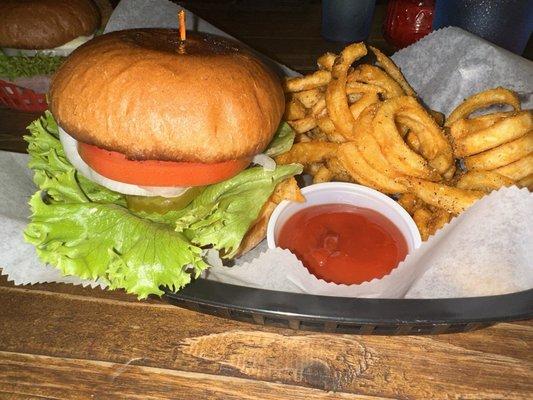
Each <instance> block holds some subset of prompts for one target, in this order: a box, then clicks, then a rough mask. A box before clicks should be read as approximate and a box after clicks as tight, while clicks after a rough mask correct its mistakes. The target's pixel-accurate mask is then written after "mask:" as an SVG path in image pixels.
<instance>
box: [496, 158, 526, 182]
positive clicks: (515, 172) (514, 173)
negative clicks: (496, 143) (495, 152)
mask: <svg viewBox="0 0 533 400" xmlns="http://www.w3.org/2000/svg"><path fill="white" fill-rule="evenodd" d="M492 171H493V172H496V173H498V174H500V175H503V176H506V177H507V178H509V179H512V180H515V181H519V180H520V179H522V178H525V177H526V176H528V175H531V174H533V153H530V154H528V155H527V156H525V157H524V158H521V159H520V160H518V161H515V162H512V163H510V164H507V165H504V166H503V167H500V168H496V169H494V170H492Z"/></svg>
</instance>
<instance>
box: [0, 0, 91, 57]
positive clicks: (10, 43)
mask: <svg viewBox="0 0 533 400" xmlns="http://www.w3.org/2000/svg"><path fill="white" fill-rule="evenodd" d="M0 15H1V17H0V20H1V22H0V47H12V48H16V49H30V50H33V49H37V50H39V49H52V48H54V47H58V46H61V45H63V44H65V43H67V42H70V41H71V40H73V39H75V38H77V37H78V36H87V35H91V34H93V33H94V31H96V30H97V29H98V27H99V26H100V12H99V11H98V8H97V7H96V5H95V4H94V3H93V2H92V1H91V0H28V1H18V0H3V1H0Z"/></svg>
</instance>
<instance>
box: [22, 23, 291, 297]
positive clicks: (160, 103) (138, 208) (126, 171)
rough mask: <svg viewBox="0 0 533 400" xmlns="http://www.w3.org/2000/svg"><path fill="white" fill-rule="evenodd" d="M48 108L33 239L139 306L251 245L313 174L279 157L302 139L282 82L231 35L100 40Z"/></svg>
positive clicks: (46, 253) (71, 61)
mask: <svg viewBox="0 0 533 400" xmlns="http://www.w3.org/2000/svg"><path fill="white" fill-rule="evenodd" d="M49 106H50V111H51V113H47V114H46V115H45V116H44V117H43V118H41V119H39V120H38V121H35V122H34V123H32V125H31V126H30V127H29V129H30V132H31V135H30V136H29V137H28V138H27V140H28V142H29V153H30V155H31V161H30V167H31V168H32V169H33V170H34V171H35V182H36V184H37V185H38V186H39V189H40V190H39V191H38V192H37V193H36V194H35V195H34V196H33V198H32V199H31V201H30V204H31V207H32V211H33V215H32V220H31V222H30V224H29V226H28V228H27V229H26V232H25V236H26V239H27V240H28V241H29V242H31V243H33V244H34V245H35V246H36V248H37V252H38V254H39V256H40V257H41V259H42V260H43V261H44V262H47V263H50V264H52V265H54V266H56V267H58V268H59V269H60V270H61V271H62V272H63V273H64V274H71V275H77V276H80V277H82V278H91V279H95V278H100V279H102V280H104V281H106V282H107V283H108V284H109V285H110V286H111V287H112V288H124V289H126V290H127V291H129V292H132V293H135V294H137V295H138V296H139V297H146V296H147V295H148V294H151V293H155V294H160V293H162V292H161V289H160V286H167V287H169V288H171V289H179V288H180V287H182V286H184V285H185V284H187V283H188V282H189V281H190V280H191V277H192V276H197V275H199V273H201V271H202V270H204V269H205V268H206V267H207V266H208V263H209V264H213V263H214V262H218V259H217V257H216V255H217V254H220V256H221V257H222V258H232V257H234V256H235V255H236V254H238V253H241V252H242V251H243V250H246V249H248V248H250V247H251V246H250V238H249V237H247V235H249V234H250V231H251V230H254V227H255V226H256V225H257V222H258V219H259V218H260V216H261V215H262V214H263V216H264V210H265V208H264V207H265V204H267V203H270V204H272V202H273V193H274V191H275V189H276V187H278V188H279V186H283V185H294V179H293V178H292V177H293V176H294V175H296V174H299V173H300V172H301V166H299V165H282V166H276V165H275V163H274V162H273V160H272V159H271V158H270V157H271V156H276V155H278V154H280V153H281V152H284V151H287V150H288V149H290V147H291V145H292V140H293V139H294V133H293V132H292V131H291V130H290V128H289V127H288V126H287V125H285V124H283V125H280V121H281V117H282V114H283V110H284V95H283V90H282V88H281V84H280V82H279V78H278V77H277V76H276V75H275V74H274V73H273V72H272V71H270V70H269V69H268V68H267V67H266V66H265V65H264V64H263V63H262V62H261V61H260V60H258V59H257V58H256V57H255V56H254V55H252V54H251V53H250V52H249V51H248V50H247V49H246V48H244V47H243V46H242V45H240V44H238V43H237V42H234V41H231V40H228V39H224V38H221V37H217V36H210V35H205V34H193V33H190V34H189V35H188V37H187V39H186V40H183V41H182V40H180V39H179V35H178V32H177V31H175V30H167V29H136V30H127V31H118V32H113V33H110V34H106V35H102V36H99V37H97V38H95V39H93V40H91V41H89V42H87V43H86V44H84V45H82V46H81V47H79V48H78V49H77V50H75V51H74V52H73V53H72V55H71V56H70V57H69V58H68V59H67V60H66V61H65V62H64V63H63V64H62V66H61V68H60V69H59V70H58V72H57V73H56V75H55V76H54V78H53V81H52V85H51V90H50V93H49ZM296 190H297V187H296ZM278 191H279V190H278ZM278 197H279V196H278ZM278 201H279V199H278ZM256 242H257V241H255V242H254V244H255V243H256ZM245 243H246V245H245ZM243 246H244V247H245V248H243ZM215 250H216V251H215Z"/></svg>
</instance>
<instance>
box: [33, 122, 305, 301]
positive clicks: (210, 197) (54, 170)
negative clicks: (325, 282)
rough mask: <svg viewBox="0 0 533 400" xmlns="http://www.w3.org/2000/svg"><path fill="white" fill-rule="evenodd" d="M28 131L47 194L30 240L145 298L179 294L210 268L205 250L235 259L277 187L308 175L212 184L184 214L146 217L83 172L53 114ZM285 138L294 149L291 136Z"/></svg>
mask: <svg viewBox="0 0 533 400" xmlns="http://www.w3.org/2000/svg"><path fill="white" fill-rule="evenodd" d="M28 129H29V131H30V135H29V136H27V137H26V140H27V141H28V143H29V145H28V152H29V154H30V161H29V166H30V168H31V169H32V170H33V171H34V173H35V175H34V181H35V183H36V185H37V186H38V187H39V190H38V191H37V193H35V194H34V195H33V196H32V198H31V200H30V206H31V210H32V216H31V221H30V223H29V224H28V226H27V228H26V230H25V232H24V234H25V238H26V240H27V241H28V242H29V243H32V244H33V245H35V247H36V249H37V254H38V256H39V258H40V259H41V260H42V261H43V262H45V263H49V264H51V265H53V266H55V267H57V268H59V269H60V270H61V271H62V273H63V274H65V275H75V276H79V277H81V278H89V279H96V278H100V279H103V280H105V281H106V282H108V284H109V287H110V288H122V289H125V290H126V291H127V292H129V293H135V294H136V295H137V296H138V297H139V298H146V297H147V296H148V295H150V294H158V295H160V294H162V291H161V289H160V287H161V286H167V287H169V288H171V289H172V290H178V289H180V288H181V287H183V286H185V285H186V284H188V283H189V282H190V281H191V279H192V278H193V277H197V276H199V275H200V274H201V272H202V271H203V270H204V269H205V268H207V267H208V265H207V264H206V263H205V262H204V260H203V258H202V254H203V249H202V248H205V247H214V248H216V249H218V250H220V251H221V252H222V254H223V255H224V256H226V257H231V256H233V255H234V254H235V253H236V251H237V249H238V247H239V245H240V243H241V241H242V239H243V237H244V235H245V234H246V232H247V230H248V229H249V227H250V225H251V224H252V223H253V222H254V221H255V219H256V218H257V216H258V215H259V212H260V210H261V207H262V206H263V204H264V203H265V202H266V200H267V199H268V197H269V196H270V195H271V194H272V192H273V190H274V188H275V186H276V185H277V184H278V183H279V182H281V181H282V180H284V179H286V178H288V177H291V176H293V175H296V174H299V173H300V172H301V166H299V165H283V166H278V167H277V168H276V169H275V170H274V171H266V170H264V169H263V168H261V167H254V168H249V169H247V170H245V171H243V172H241V173H240V174H238V175H237V176H235V177H233V178H231V179H229V180H227V181H224V182H221V183H218V184H214V185H210V186H208V187H207V188H206V189H205V190H204V191H203V192H202V193H201V194H200V195H199V196H198V197H197V198H196V199H194V200H193V202H192V203H191V204H189V205H188V206H187V207H186V208H184V209H183V210H180V211H173V212H169V213H167V214H164V215H144V214H143V213H134V212H131V211H130V210H129V209H127V208H126V202H125V199H124V196H123V195H121V194H119V193H115V192H112V191H110V190H108V189H106V188H103V187H102V186H99V185H97V184H95V183H93V182H91V181H89V180H87V179H85V178H84V177H83V176H81V175H80V174H79V173H78V172H77V171H76V170H75V168H74V167H73V166H72V165H71V164H70V162H69V161H68V160H67V158H66V156H65V153H64V151H63V148H62V146H61V143H60V141H59V139H58V132H57V124H56V123H55V121H54V119H53V117H52V115H51V114H50V113H49V112H46V113H45V115H44V116H43V117H41V118H39V119H38V120H36V121H34V122H33V123H32V124H31V125H30V126H29V127H28ZM284 129H285V130H286V128H284ZM289 129H290V128H289ZM281 131H283V129H281ZM278 133H279V132H278ZM284 135H285V136H286V137H287V136H288V137H289V139H287V138H285V139H284V140H285V141H286V142H287V143H289V142H290V144H289V148H290V145H292V139H290V132H288V133H285V134H284ZM273 142H275V140H274V141H273ZM280 147H281V148H283V149H286V148H287V145H286V144H285V145H283V146H280Z"/></svg>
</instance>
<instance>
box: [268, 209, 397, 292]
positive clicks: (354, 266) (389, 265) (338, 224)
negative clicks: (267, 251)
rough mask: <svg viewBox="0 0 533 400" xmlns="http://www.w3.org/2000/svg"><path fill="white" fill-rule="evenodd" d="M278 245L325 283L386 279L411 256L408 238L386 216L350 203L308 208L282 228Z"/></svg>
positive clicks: (353, 282)
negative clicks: (408, 254) (407, 256)
mask: <svg viewBox="0 0 533 400" xmlns="http://www.w3.org/2000/svg"><path fill="white" fill-rule="evenodd" d="M277 243H278V246H279V247H281V248H284V249H289V250H290V251H292V252H293V253H294V254H295V255H296V257H298V258H299V259H300V260H301V261H302V262H303V264H304V265H305V266H306V267H307V269H308V270H309V272H311V273H312V274H313V275H315V276H316V277H317V278H319V279H323V280H324V281H326V282H335V283H339V284H341V283H344V284H347V285H350V284H359V283H363V282H365V281H370V280H372V279H373V278H382V277H383V276H385V275H387V274H388V273H389V272H390V271H391V270H393V269H394V268H395V267H396V266H397V265H398V264H399V263H400V262H401V261H402V260H403V259H404V258H405V256H406V255H407V242H406V240H405V238H404V236H403V235H402V233H401V232H400V230H399V229H398V228H397V227H396V225H394V224H393V223H392V222H391V221H390V220H389V219H388V218H387V217H385V216H384V215H382V214H380V213H378V212H377V211H374V210H370V209H368V208H362V207H356V206H353V205H350V204H323V205H317V206H311V207H307V208H304V209H303V210H301V211H299V212H297V213H296V214H294V215H292V216H291V217H290V218H289V219H288V220H287V222H285V224H284V225H283V226H282V227H281V230H280V232H279V235H278V237H277Z"/></svg>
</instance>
